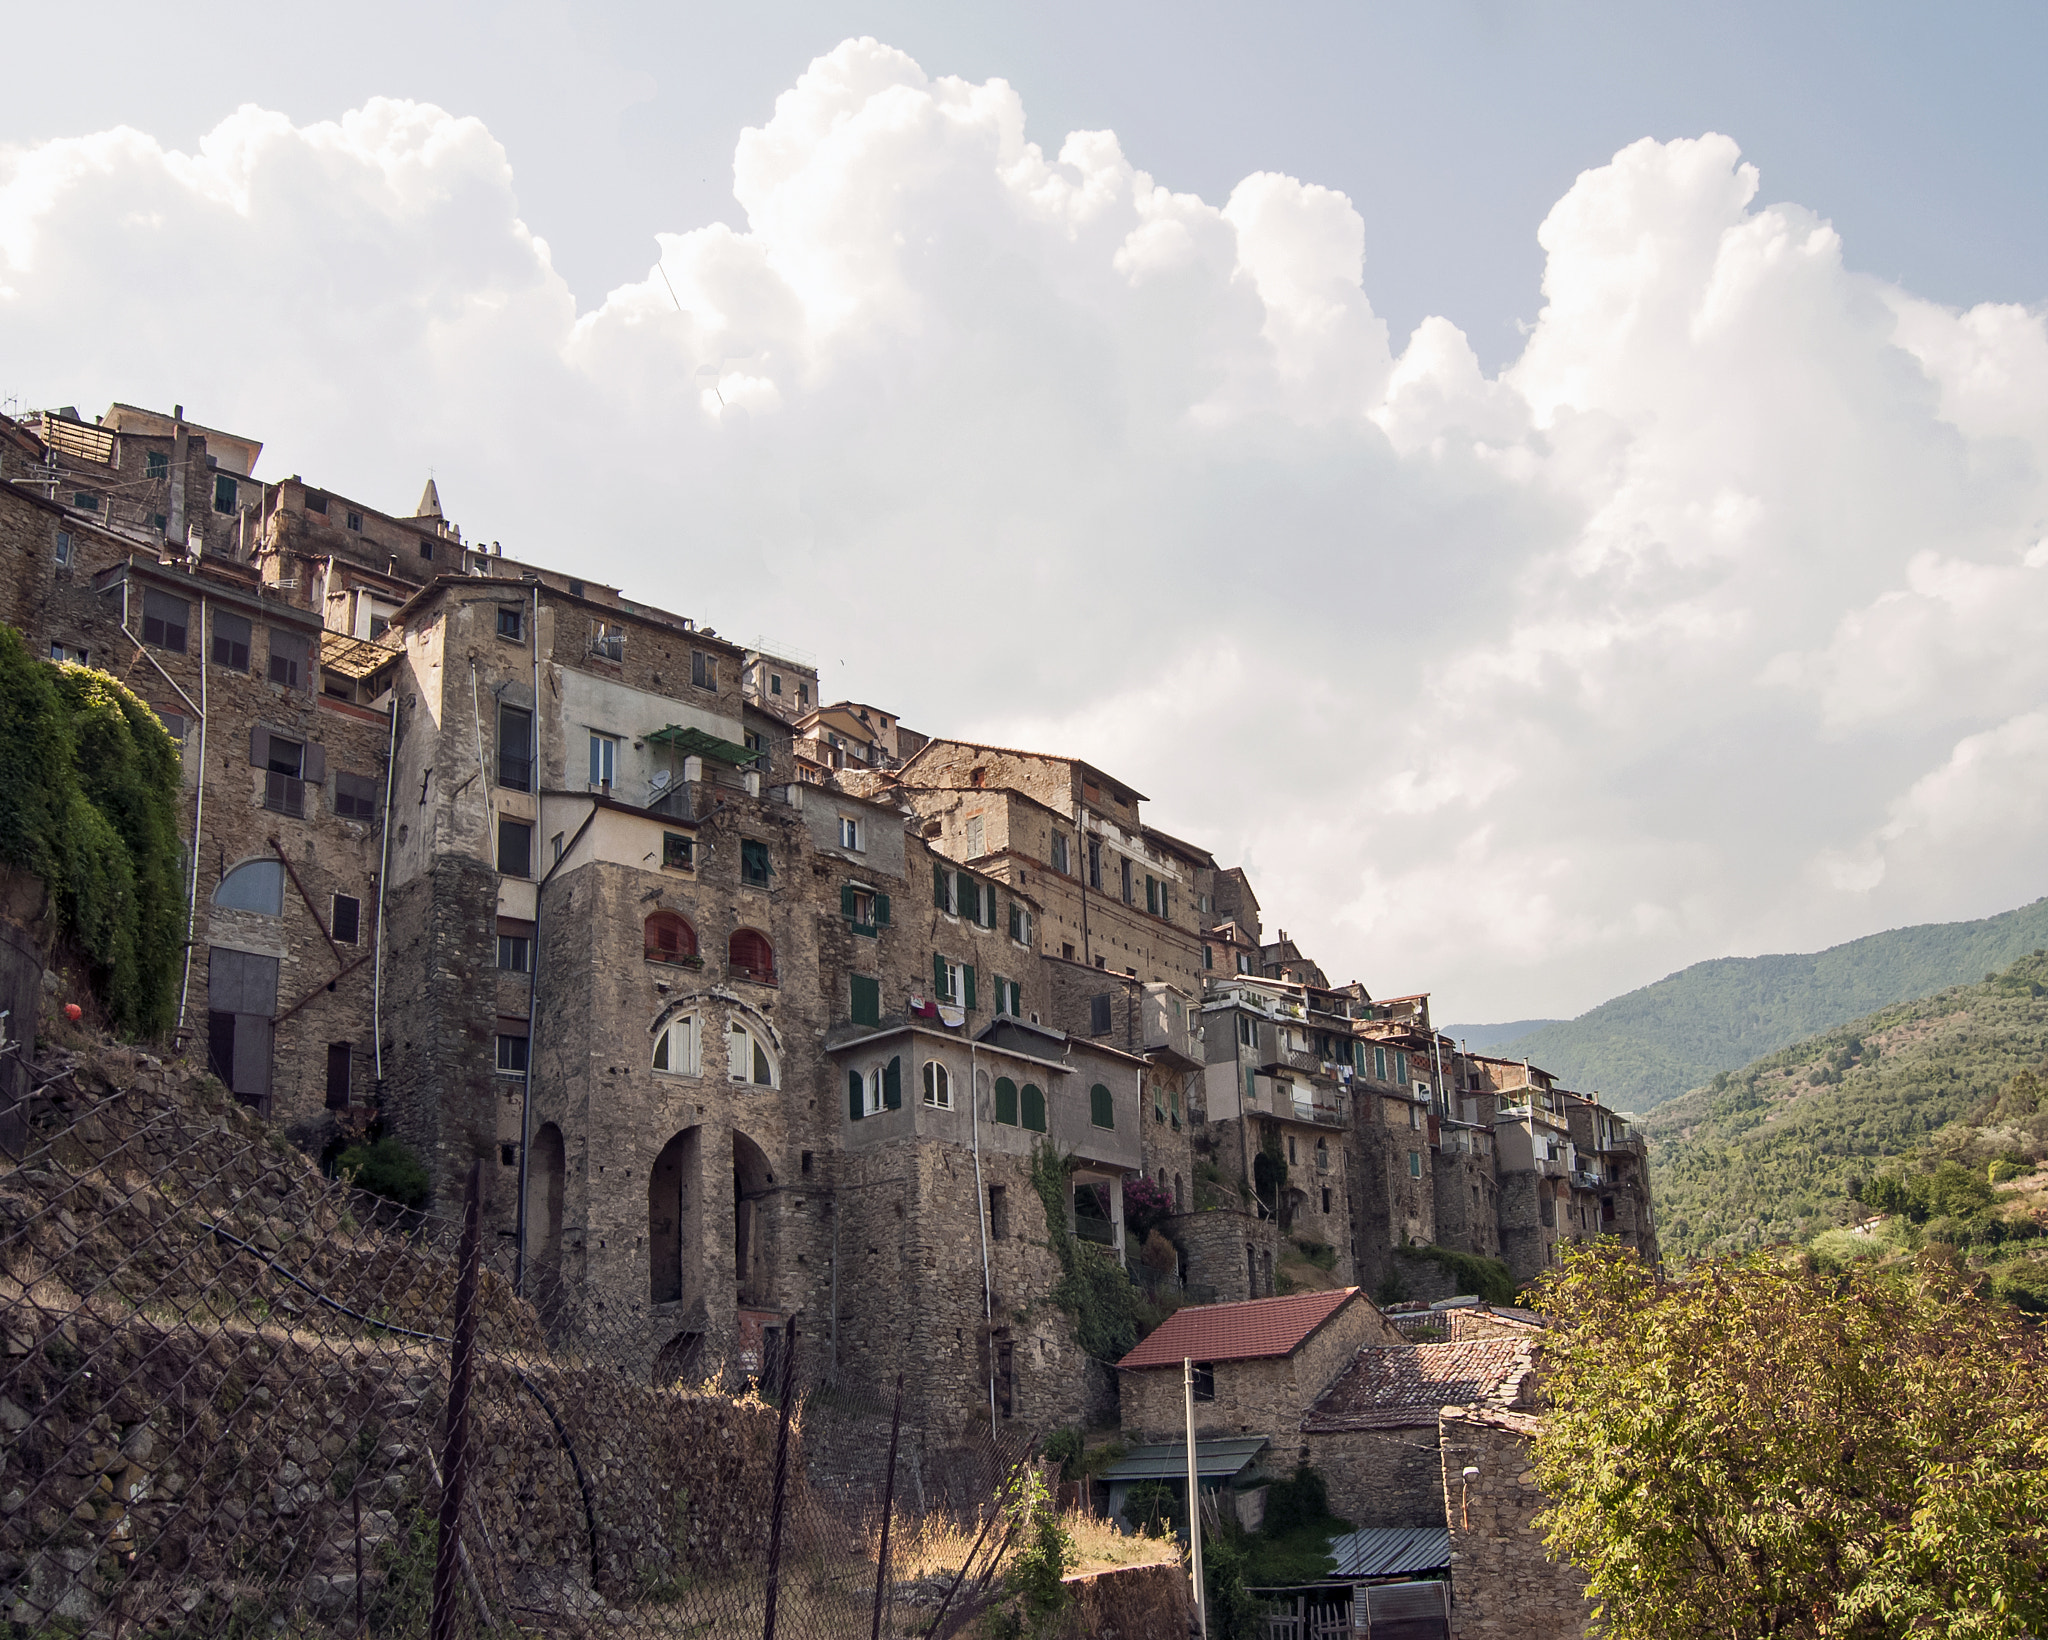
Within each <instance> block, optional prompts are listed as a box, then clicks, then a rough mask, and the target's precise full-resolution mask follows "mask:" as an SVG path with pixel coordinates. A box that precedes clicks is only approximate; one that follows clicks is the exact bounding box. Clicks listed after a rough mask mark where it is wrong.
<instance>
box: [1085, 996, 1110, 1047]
mask: <svg viewBox="0 0 2048 1640" xmlns="http://www.w3.org/2000/svg"><path fill="white" fill-rule="evenodd" d="M1110 1025H1111V1021H1110V996H1109V993H1108V992H1107V991H1105V992H1103V993H1102V994H1101V995H1100V996H1092V997H1090V998H1089V999H1088V1034H1089V1035H1090V1036H1107V1035H1109V1032H1110Z"/></svg>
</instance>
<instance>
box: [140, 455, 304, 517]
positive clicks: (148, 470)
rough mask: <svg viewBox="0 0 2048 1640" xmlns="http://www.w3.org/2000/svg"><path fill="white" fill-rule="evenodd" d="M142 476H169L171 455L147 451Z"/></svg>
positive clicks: (143, 460) (143, 461)
mask: <svg viewBox="0 0 2048 1640" xmlns="http://www.w3.org/2000/svg"><path fill="white" fill-rule="evenodd" d="M142 476H143V477H145V478H169V477H170V476H171V458H170V456H169V455H168V454H166V453H165V452H164V451H162V450H151V451H149V452H147V453H146V454H145V455H144V456H143V458H142ZM312 499H313V498H312V497H311V496H308V497H307V498H306V504H307V505H308V506H311V505H312ZM320 505H321V506H322V507H325V506H326V505H327V503H326V502H325V501H322V502H321V503H320Z"/></svg>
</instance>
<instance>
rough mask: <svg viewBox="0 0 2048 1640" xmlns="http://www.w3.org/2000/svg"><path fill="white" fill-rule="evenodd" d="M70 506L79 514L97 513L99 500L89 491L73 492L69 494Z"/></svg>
mask: <svg viewBox="0 0 2048 1640" xmlns="http://www.w3.org/2000/svg"><path fill="white" fill-rule="evenodd" d="M71 505H72V506H74V507H76V508H77V509H78V510H79V511H80V512H98V511H99V510H100V498H99V497H98V496H96V495H94V494H93V493H92V491H90V490H74V491H72V492H71Z"/></svg>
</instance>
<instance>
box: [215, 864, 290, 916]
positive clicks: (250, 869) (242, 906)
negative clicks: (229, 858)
mask: <svg viewBox="0 0 2048 1640" xmlns="http://www.w3.org/2000/svg"><path fill="white" fill-rule="evenodd" d="M213 903H214V904H215V905H217V906H220V907H221V908H222V909H223V910H229V911H257V912H261V913H262V914H263V915H264V916H266V917H276V916H281V915H282V914H283V912H284V864H283V862H282V861H279V860H245V861H243V862H242V864H240V865H238V866H236V867H235V868H234V870H232V871H230V872H228V873H227V875H226V876H224V877H222V878H221V880H220V885H219V886H218V887H217V888H215V889H214V891H213Z"/></svg>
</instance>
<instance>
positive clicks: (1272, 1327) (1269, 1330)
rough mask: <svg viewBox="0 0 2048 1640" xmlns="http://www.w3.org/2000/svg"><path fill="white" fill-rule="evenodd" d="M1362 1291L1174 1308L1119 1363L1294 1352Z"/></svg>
mask: <svg viewBox="0 0 2048 1640" xmlns="http://www.w3.org/2000/svg"><path fill="white" fill-rule="evenodd" d="M1357 1291H1358V1289H1357V1288H1356V1287H1340V1288H1338V1289H1337V1290H1336V1291H1335V1292H1320V1293H1289V1294H1288V1295H1287V1296H1286V1297H1285V1298H1254V1299H1248V1300H1245V1301H1243V1302H1240V1303H1236V1304H1195V1305H1190V1306H1189V1307H1188V1308H1186V1309H1182V1310H1175V1311H1174V1312H1173V1314H1172V1315H1170V1316H1168V1317H1167V1318H1166V1319H1165V1320H1164V1321H1163V1322H1161V1323H1160V1324H1159V1327H1158V1328H1157V1330H1155V1331H1154V1332H1153V1333H1152V1334H1151V1336H1149V1337H1148V1338H1146V1339H1145V1340H1144V1342H1143V1343H1141V1344H1139V1346H1138V1347H1137V1348H1136V1349H1134V1350H1132V1351H1131V1353H1130V1354H1129V1355H1127V1356H1125V1357H1124V1358H1123V1359H1122V1360H1121V1361H1119V1362H1118V1363H1117V1365H1118V1366H1119V1367H1169V1366H1171V1367H1177V1366H1179V1365H1180V1363H1181V1362H1182V1360H1184V1359H1192V1360H1196V1361H1250V1360H1255V1359H1257V1358H1259V1357H1261V1356H1272V1355H1292V1354H1293V1353H1294V1352H1295V1351H1296V1350H1298V1349H1300V1348H1301V1346H1302V1344H1303V1342H1304V1341H1305V1340H1306V1339H1307V1338H1308V1335H1309V1334H1310V1333H1312V1332H1314V1331H1315V1330H1316V1328H1318V1327H1320V1326H1321V1325H1322V1324H1323V1323H1324V1322H1325V1321H1327V1320H1329V1319H1330V1317H1331V1316H1333V1315H1335V1314H1336V1313H1337V1311H1338V1310H1340V1309H1342V1308H1343V1306H1344V1303H1345V1301H1346V1300H1347V1299H1349V1298H1350V1297H1351V1296H1352V1295H1353V1294H1355V1293H1356V1292H1357Z"/></svg>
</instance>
